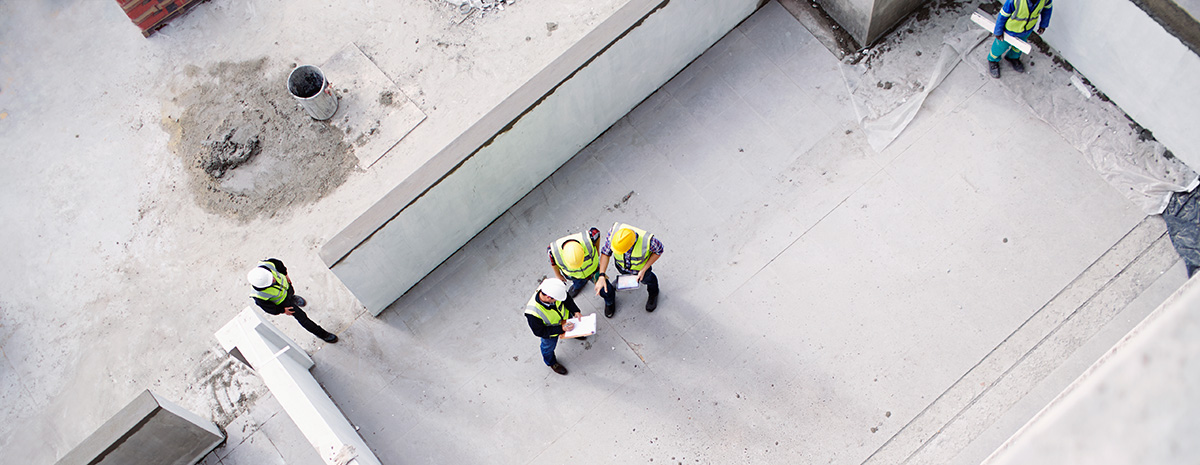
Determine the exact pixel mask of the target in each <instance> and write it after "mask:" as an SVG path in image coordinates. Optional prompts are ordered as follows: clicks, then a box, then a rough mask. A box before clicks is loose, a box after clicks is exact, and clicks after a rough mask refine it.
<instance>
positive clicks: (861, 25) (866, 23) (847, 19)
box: [818, 0, 875, 45]
mask: <svg viewBox="0 0 1200 465" xmlns="http://www.w3.org/2000/svg"><path fill="white" fill-rule="evenodd" d="M818 3H820V4H821V8H824V9H825V12H826V13H829V16H831V17H833V20H834V21H837V22H838V24H840V25H841V26H842V29H845V30H846V32H848V33H850V36H851V37H854V40H857V41H858V43H860V44H864V45H865V44H866V43H867V41H866V40H867V34H868V33H869V32H870V30H871V12H872V11H874V10H875V1H874V0H821V1H819V2H818Z"/></svg>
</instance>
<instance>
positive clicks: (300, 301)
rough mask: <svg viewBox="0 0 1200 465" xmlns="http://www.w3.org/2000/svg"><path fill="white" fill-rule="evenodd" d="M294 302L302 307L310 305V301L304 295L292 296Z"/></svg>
mask: <svg viewBox="0 0 1200 465" xmlns="http://www.w3.org/2000/svg"><path fill="white" fill-rule="evenodd" d="M292 302H294V303H295V304H296V306H297V307H300V308H304V306H305V305H308V301H307V300H304V297H300V296H298V295H294V296H292Z"/></svg>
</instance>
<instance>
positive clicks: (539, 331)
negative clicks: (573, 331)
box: [525, 313, 564, 337]
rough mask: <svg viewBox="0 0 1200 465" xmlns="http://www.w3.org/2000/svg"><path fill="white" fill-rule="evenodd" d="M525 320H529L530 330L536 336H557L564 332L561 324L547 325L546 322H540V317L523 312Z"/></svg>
mask: <svg viewBox="0 0 1200 465" xmlns="http://www.w3.org/2000/svg"><path fill="white" fill-rule="evenodd" d="M525 320H526V321H527V322H529V329H530V330H532V331H533V335H534V336H537V337H558V336H559V335H560V334H562V333H563V332H564V331H563V329H562V326H559V325H547V324H546V323H543V322H542V319H541V318H538V317H536V316H533V315H530V314H528V313H526V314H525Z"/></svg>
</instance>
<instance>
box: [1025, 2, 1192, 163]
mask: <svg viewBox="0 0 1200 465" xmlns="http://www.w3.org/2000/svg"><path fill="white" fill-rule="evenodd" d="M1193 21H1194V19H1193ZM1043 38H1044V39H1045V40H1046V42H1047V43H1048V44H1050V46H1052V47H1054V48H1055V49H1056V50H1057V51H1058V52H1059V53H1060V54H1061V55H1062V57H1063V58H1066V59H1067V61H1069V62H1070V63H1071V65H1073V66H1074V67H1075V68H1076V69H1078V70H1079V72H1081V73H1083V75H1084V76H1086V77H1087V78H1088V80H1089V81H1091V82H1092V84H1093V85H1095V86H1096V87H1097V88H1098V89H1099V90H1100V91H1102V92H1104V93H1105V94H1106V95H1108V97H1109V98H1111V99H1112V100H1113V101H1114V102H1116V103H1117V105H1119V106H1120V107H1121V109H1122V110H1125V112H1126V113H1128V114H1129V116H1131V117H1132V118H1133V119H1134V120H1136V121H1137V122H1138V123H1139V124H1141V125H1142V126H1143V127H1145V128H1147V129H1150V130H1151V131H1153V132H1154V136H1155V137H1156V138H1157V139H1158V140H1159V141H1161V142H1162V143H1163V144H1165V145H1166V146H1167V148H1168V149H1170V150H1171V151H1172V152H1173V153H1174V154H1175V155H1176V156H1177V157H1179V158H1180V159H1181V160H1183V161H1184V162H1185V163H1187V164H1188V166H1190V167H1192V169H1197V168H1200V137H1198V136H1197V135H1196V128H1197V125H1198V123H1200V57H1198V56H1197V55H1196V54H1195V53H1194V52H1192V51H1191V50H1189V48H1188V47H1187V46H1186V45H1184V43H1183V42H1181V41H1180V40H1179V39H1178V38H1176V37H1175V36H1173V35H1171V34H1170V33H1168V32H1167V31H1166V30H1165V29H1164V28H1163V27H1162V26H1161V25H1160V24H1159V23H1157V22H1155V21H1154V19H1152V18H1151V17H1150V15H1149V14H1147V13H1146V12H1145V11H1143V10H1142V9H1140V8H1138V7H1137V6H1136V5H1135V4H1134V3H1133V2H1131V1H1129V0H1089V1H1087V2H1080V1H1058V2H1055V3H1054V15H1053V16H1052V18H1051V23H1050V28H1049V29H1047V31H1046V34H1045V35H1044V36H1043Z"/></svg>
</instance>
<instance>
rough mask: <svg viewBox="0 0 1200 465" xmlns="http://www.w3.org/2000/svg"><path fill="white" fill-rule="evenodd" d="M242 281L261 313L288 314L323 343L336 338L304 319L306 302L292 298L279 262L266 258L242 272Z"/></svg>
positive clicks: (285, 274) (306, 318)
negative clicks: (249, 287) (244, 277)
mask: <svg viewBox="0 0 1200 465" xmlns="http://www.w3.org/2000/svg"><path fill="white" fill-rule="evenodd" d="M246 281H249V282H250V286H252V287H254V292H251V293H250V298H251V300H253V301H254V303H255V304H257V305H258V307H259V308H261V309H263V311H264V312H267V313H270V314H272V315H279V314H281V313H282V314H284V315H291V316H293V317H295V318H296V321H297V322H299V323H300V326H302V327H304V329H306V330H308V332H310V333H312V334H313V335H314V336H316V337H319V338H321V340H323V341H325V342H337V340H338V337H337V335H335V334H333V333H330V332H329V331H326V330H325V328H322V327H321V326H320V325H318V324H316V323H315V322H313V321H312V320H311V319H309V318H308V314H306V313H304V310H301V309H300V307H303V306H304V305H305V304H306V302H305V301H304V298H303V297H300V296H298V295H296V289H295V287H294V286H292V278H289V277H288V275H287V267H285V266H283V262H282V261H280V260H278V259H274V258H268V259H266V260H263V261H261V262H258V264H257V265H255V266H254V268H251V269H250V271H249V272H247V273H246Z"/></svg>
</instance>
